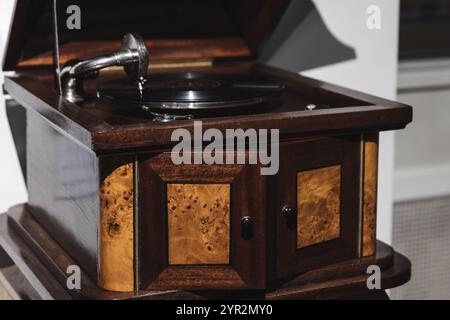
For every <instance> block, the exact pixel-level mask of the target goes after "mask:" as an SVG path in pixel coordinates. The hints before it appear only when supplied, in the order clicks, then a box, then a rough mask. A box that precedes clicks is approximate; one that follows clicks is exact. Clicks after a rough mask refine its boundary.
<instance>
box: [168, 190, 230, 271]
mask: <svg viewBox="0 0 450 320" xmlns="http://www.w3.org/2000/svg"><path fill="white" fill-rule="evenodd" d="M230 197H231V192H230V185H229V184H168V185H167V208H168V212H167V215H168V228H169V231H168V249H169V264H170V265H189V264H194V265H201V264H204V265H208V264H209V265H215V264H229V263H230V241H231V239H230V211H231V209H230V202H231V199H230Z"/></svg>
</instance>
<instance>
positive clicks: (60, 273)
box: [0, 205, 411, 300]
mask: <svg viewBox="0 0 450 320" xmlns="http://www.w3.org/2000/svg"><path fill="white" fill-rule="evenodd" d="M7 220H9V222H8V221H7ZM24 239H27V240H26V241H25V240H24ZM0 244H1V245H2V247H3V248H5V249H6V251H7V252H8V254H9V255H10V256H11V258H12V259H13V260H14V262H15V264H16V265H17V266H18V267H19V268H20V269H21V271H22V272H23V273H24V275H26V277H27V278H28V279H32V280H33V281H32V282H31V284H32V285H33V287H34V288H42V290H39V291H37V292H38V294H39V296H40V298H42V299H49V298H50V299H84V300H86V299H89V300H91V299H98V300H122V299H133V300H135V299H143V300H144V299H159V300H161V299H171V300H180V299H183V300H184V299H186V300H187V299H189V300H191V299H214V300H217V299H247V300H248V299H277V300H279V299H288V300H291V299H305V298H306V299H341V298H342V297H348V296H350V295H354V296H355V297H361V296H363V295H364V294H367V293H374V292H377V291H378V290H369V292H368V289H367V284H366V281H367V274H366V270H367V267H368V266H369V265H378V266H380V269H381V284H382V289H389V288H392V287H396V286H399V285H402V284H403V283H405V282H407V281H408V280H409V278H410V275H411V264H410V262H409V261H408V259H407V258H405V257H403V256H401V255H399V254H397V253H395V252H394V251H393V250H392V248H391V247H389V246H387V245H385V244H383V243H381V242H378V249H377V253H376V255H374V256H371V257H366V258H354V259H348V260H346V261H343V262H341V263H337V264H333V265H329V266H326V267H323V268H318V269H315V270H312V271H310V272H306V273H303V274H301V275H299V276H298V277H295V278H293V279H290V281H288V282H287V283H284V284H282V285H278V286H276V287H274V288H271V289H270V290H266V291H263V290H258V291H254V290H233V291H231V290H209V291H180V290H170V291H156V290H142V291H139V292H138V293H136V292H129V293H118V292H109V291H105V290H102V289H100V288H99V287H98V286H96V285H95V282H94V281H92V279H91V278H89V276H88V275H87V274H84V272H83V270H82V278H81V279H82V286H81V290H67V288H66V287H65V284H66V281H67V277H68V276H69V275H68V274H66V272H65V271H66V270H67V267H68V266H69V265H72V264H74V261H73V260H72V259H71V257H70V255H68V254H67V252H66V251H64V250H63V249H62V248H61V247H60V246H59V245H58V243H57V242H55V240H54V239H53V238H52V237H50V236H49V235H48V233H47V232H46V231H45V230H43V229H42V227H41V225H39V224H38V223H37V222H36V221H34V219H33V218H32V217H31V216H30V215H29V214H27V212H26V211H25V206H23V205H22V206H18V207H15V208H14V209H13V210H10V211H9V212H8V215H0ZM31 244H32V247H30V245H31ZM198 268H199V269H198V270H197V272H196V274H195V275H196V278H195V280H196V279H198V277H201V275H202V270H201V269H200V267H198ZM170 271H171V270H167V272H170ZM177 275H178V272H177ZM183 276H187V277H189V276H192V277H193V276H194V274H192V275H190V274H185V273H183V272H181V274H180V281H182V280H183V279H181V277H183ZM219 276H221V275H220V274H219ZM230 278H231V277H230ZM185 279H186V278H185ZM220 279H221V280H222V279H223V280H224V281H226V279H225V278H220Z"/></svg>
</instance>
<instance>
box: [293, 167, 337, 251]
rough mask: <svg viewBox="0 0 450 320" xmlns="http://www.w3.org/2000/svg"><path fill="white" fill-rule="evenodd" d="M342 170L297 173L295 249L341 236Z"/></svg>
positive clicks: (334, 168)
mask: <svg viewBox="0 0 450 320" xmlns="http://www.w3.org/2000/svg"><path fill="white" fill-rule="evenodd" d="M340 193H341V166H339V165H338V166H332V167H326V168H321V169H314V170H308V171H302V172H299V173H297V248H305V247H308V246H311V245H314V244H318V243H322V242H325V241H329V240H333V239H337V238H339V236H340V220H341V219H340V207H341V205H340V197H341V196H340Z"/></svg>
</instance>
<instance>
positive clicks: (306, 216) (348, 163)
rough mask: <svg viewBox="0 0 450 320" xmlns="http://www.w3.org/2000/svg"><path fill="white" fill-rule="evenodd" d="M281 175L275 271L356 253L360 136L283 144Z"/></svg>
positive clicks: (292, 271)
mask: <svg viewBox="0 0 450 320" xmlns="http://www.w3.org/2000/svg"><path fill="white" fill-rule="evenodd" d="M280 155H281V157H280V171H279V174H278V176H277V178H276V180H277V182H276V185H277V200H276V206H275V210H276V225H277V226H276V229H277V230H276V243H277V244H276V256H277V266H276V277H277V278H283V277H288V276H292V275H294V274H298V273H301V272H304V271H308V270H311V269H313V268H317V267H320V266H324V265H327V264H330V263H334V262H338V261H341V260H344V259H348V258H353V257H357V252H358V236H359V231H358V230H359V220H360V218H359V211H360V210H359V206H360V205H359V199H360V195H359V184H360V181H359V177H360V161H359V159H360V139H359V136H358V137H353V136H352V137H342V138H326V139H317V140H310V141H303V142H289V143H285V144H282V146H281V150H280Z"/></svg>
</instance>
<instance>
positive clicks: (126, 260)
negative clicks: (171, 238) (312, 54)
mask: <svg viewBox="0 0 450 320" xmlns="http://www.w3.org/2000/svg"><path fill="white" fill-rule="evenodd" d="M133 174H134V171H133V164H131V163H130V164H125V165H122V166H120V167H119V168H117V169H115V170H114V171H113V172H112V173H111V174H109V175H108V176H107V177H106V178H105V179H104V180H103V183H102V184H101V187H100V214H101V218H100V220H101V221H100V232H99V233H100V239H99V241H100V250H99V255H100V263H99V277H98V279H99V280H98V285H99V286H100V287H101V288H103V289H106V290H110V291H117V292H130V291H133V290H134V235H133V234H134V232H133V229H134V225H133V220H134V192H133V191H134V190H133V189H134V188H133Z"/></svg>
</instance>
